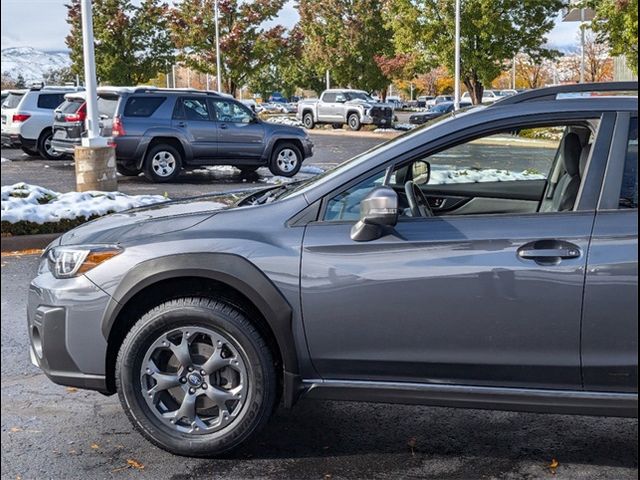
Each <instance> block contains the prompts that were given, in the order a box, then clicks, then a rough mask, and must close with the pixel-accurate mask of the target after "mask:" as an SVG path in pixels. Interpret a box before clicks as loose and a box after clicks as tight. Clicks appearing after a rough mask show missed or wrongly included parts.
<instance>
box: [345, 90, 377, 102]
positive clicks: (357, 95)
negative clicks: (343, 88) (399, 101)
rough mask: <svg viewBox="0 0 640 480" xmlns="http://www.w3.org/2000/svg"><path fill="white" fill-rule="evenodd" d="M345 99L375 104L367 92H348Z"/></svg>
mask: <svg viewBox="0 0 640 480" xmlns="http://www.w3.org/2000/svg"><path fill="white" fill-rule="evenodd" d="M344 95H345V97H347V100H364V101H365V102H373V101H374V100H373V98H371V96H370V95H369V94H368V93H365V92H346V93H345V94H344Z"/></svg>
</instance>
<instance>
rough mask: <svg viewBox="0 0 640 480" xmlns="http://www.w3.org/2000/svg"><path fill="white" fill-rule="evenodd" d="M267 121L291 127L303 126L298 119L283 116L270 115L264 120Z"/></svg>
mask: <svg viewBox="0 0 640 480" xmlns="http://www.w3.org/2000/svg"><path fill="white" fill-rule="evenodd" d="M265 122H268V123H277V124H278V125H289V126H291V127H304V125H302V122H301V121H300V120H296V119H295V118H291V117H285V116H272V117H269V118H267V119H266V120H265Z"/></svg>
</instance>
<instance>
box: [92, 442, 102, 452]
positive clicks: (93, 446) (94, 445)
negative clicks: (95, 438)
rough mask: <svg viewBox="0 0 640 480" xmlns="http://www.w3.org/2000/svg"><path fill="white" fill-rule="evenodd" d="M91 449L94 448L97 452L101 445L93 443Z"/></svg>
mask: <svg viewBox="0 0 640 480" xmlns="http://www.w3.org/2000/svg"><path fill="white" fill-rule="evenodd" d="M91 448H93V449H94V450H97V449H99V448H100V445H98V444H97V443H92V444H91Z"/></svg>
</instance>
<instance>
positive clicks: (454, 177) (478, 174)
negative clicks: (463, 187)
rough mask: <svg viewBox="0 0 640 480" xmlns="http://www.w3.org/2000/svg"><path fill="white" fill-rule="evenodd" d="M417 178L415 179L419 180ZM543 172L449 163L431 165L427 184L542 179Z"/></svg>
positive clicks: (543, 177)
mask: <svg viewBox="0 0 640 480" xmlns="http://www.w3.org/2000/svg"><path fill="white" fill-rule="evenodd" d="M419 178H420V177H418V178H417V180H418V181H419ZM545 178H547V177H546V176H544V175H543V174H541V173H539V172H536V171H530V170H524V171H522V172H514V171H512V170H502V169H496V168H487V169H482V170H480V169H472V168H468V169H467V168H456V167H454V166H449V165H432V166H431V179H430V180H429V185H443V184H448V183H482V182H512V181H516V180H544V179H545Z"/></svg>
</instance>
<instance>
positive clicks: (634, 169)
mask: <svg viewBox="0 0 640 480" xmlns="http://www.w3.org/2000/svg"><path fill="white" fill-rule="evenodd" d="M619 208H638V117H635V118H632V119H631V126H630V127H629V141H628V143H627V157H626V159H625V162H624V173H623V174H622V189H621V190H620V204H619Z"/></svg>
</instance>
